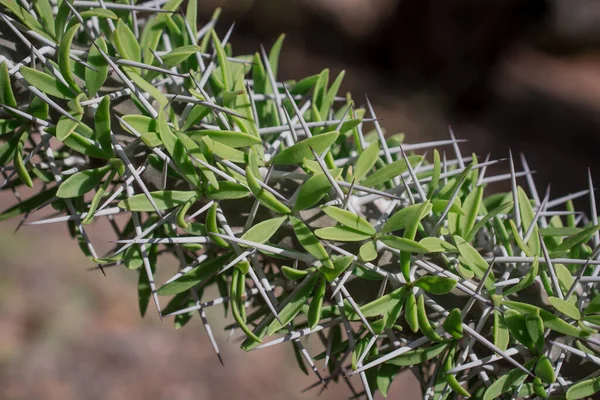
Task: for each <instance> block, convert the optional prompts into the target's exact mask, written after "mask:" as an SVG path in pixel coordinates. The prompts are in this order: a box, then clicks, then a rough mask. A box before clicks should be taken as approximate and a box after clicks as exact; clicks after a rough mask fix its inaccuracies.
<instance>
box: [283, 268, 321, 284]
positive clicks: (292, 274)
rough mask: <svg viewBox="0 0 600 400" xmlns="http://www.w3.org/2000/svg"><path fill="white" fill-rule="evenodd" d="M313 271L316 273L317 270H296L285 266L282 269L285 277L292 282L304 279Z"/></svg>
mask: <svg viewBox="0 0 600 400" xmlns="http://www.w3.org/2000/svg"><path fill="white" fill-rule="evenodd" d="M313 271H315V268H309V269H295V268H290V267H286V266H285V265H284V266H283V267H281V273H282V274H283V276H285V277H286V278H287V279H289V280H291V281H297V280H298V279H301V278H304V277H305V276H306V275H308V274H310V273H311V272H313Z"/></svg>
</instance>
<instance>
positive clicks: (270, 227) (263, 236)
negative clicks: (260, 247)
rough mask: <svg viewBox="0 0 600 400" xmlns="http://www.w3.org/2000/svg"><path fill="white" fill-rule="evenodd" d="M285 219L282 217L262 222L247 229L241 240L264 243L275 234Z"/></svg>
mask: <svg viewBox="0 0 600 400" xmlns="http://www.w3.org/2000/svg"><path fill="white" fill-rule="evenodd" d="M286 219H287V217H286V216H283V217H278V218H272V219H268V220H266V221H262V222H260V223H258V224H256V225H254V226H252V227H251V228H250V229H248V231H247V232H245V233H244V234H243V235H242V239H244V240H249V241H251V242H256V243H264V242H266V241H267V240H269V239H270V238H271V236H273V235H274V234H275V232H277V230H278V229H279V227H280V226H281V224H283V223H284V222H285V220H286Z"/></svg>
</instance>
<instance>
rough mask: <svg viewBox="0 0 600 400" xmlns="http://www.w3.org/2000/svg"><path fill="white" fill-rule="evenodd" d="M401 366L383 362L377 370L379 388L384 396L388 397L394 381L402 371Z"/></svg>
mask: <svg viewBox="0 0 600 400" xmlns="http://www.w3.org/2000/svg"><path fill="white" fill-rule="evenodd" d="M400 370H401V368H400V367H398V366H396V365H392V364H383V365H382V366H381V367H379V370H378V371H377V389H379V391H380V392H381V394H382V395H383V397H387V395H388V390H389V388H390V386H391V385H392V381H393V380H394V378H395V377H396V375H398V373H400Z"/></svg>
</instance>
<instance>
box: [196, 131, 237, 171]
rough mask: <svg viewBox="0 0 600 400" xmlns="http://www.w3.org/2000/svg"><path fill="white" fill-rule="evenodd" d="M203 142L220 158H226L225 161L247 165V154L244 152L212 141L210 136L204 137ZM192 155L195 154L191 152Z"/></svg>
mask: <svg viewBox="0 0 600 400" xmlns="http://www.w3.org/2000/svg"><path fill="white" fill-rule="evenodd" d="M202 141H203V142H204V144H206V146H207V147H208V148H209V149H210V151H212V152H213V153H215V154H216V155H218V156H219V157H221V158H224V159H226V160H229V161H231V162H234V163H240V164H245V163H246V154H245V153H244V152H243V151H240V150H237V149H234V148H233V147H231V146H227V145H225V144H223V143H219V142H217V141H215V140H212V139H211V138H209V137H208V136H204V137H203V138H202ZM191 153H192V154H194V153H193V152H191Z"/></svg>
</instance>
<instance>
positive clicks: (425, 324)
mask: <svg viewBox="0 0 600 400" xmlns="http://www.w3.org/2000/svg"><path fill="white" fill-rule="evenodd" d="M417 317H418V319H419V328H421V332H423V335H425V337H426V338H428V339H429V340H432V341H434V342H442V341H443V339H442V337H441V336H440V335H438V334H437V332H435V330H434V328H433V327H432V326H431V323H430V322H429V318H427V310H425V297H423V295H422V294H421V295H420V296H419V298H418V299H417Z"/></svg>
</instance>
